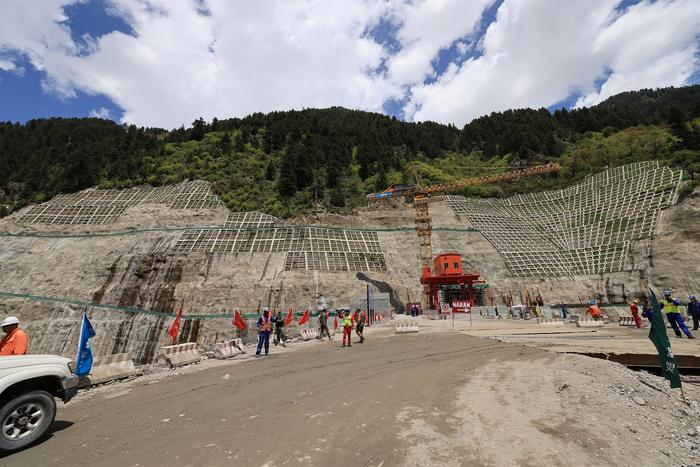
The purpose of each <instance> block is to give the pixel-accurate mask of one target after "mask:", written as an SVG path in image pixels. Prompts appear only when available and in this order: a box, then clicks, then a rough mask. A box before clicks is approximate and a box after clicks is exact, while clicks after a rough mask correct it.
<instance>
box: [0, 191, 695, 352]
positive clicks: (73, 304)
mask: <svg viewBox="0 0 700 467" xmlns="http://www.w3.org/2000/svg"><path fill="white" fill-rule="evenodd" d="M431 212H432V215H433V221H434V225H435V227H436V229H435V231H434V234H433V243H434V246H433V252H434V254H438V253H440V252H445V251H457V252H459V253H461V254H462V255H463V264H464V269H465V271H469V272H478V273H480V274H481V275H482V277H483V278H485V279H486V280H487V281H488V283H489V284H490V289H491V294H492V297H493V298H494V299H495V301H496V303H497V304H499V303H503V302H504V301H505V297H506V296H508V295H511V296H512V297H513V298H514V300H515V302H516V303H519V302H522V301H523V300H524V294H525V291H526V290H528V291H529V293H530V294H531V295H532V294H535V293H540V294H541V295H542V297H543V298H544V300H545V302H546V303H561V302H568V303H581V302H584V301H586V300H589V299H590V298H594V297H596V298H602V299H603V300H605V301H606V302H620V301H623V300H625V299H628V298H629V297H631V296H633V295H636V294H638V293H639V290H640V288H641V287H643V285H644V284H645V283H646V281H649V282H651V283H652V284H653V285H656V286H657V287H659V288H670V289H671V290H673V291H674V293H677V295H679V296H682V295H687V293H688V292H695V293H697V292H699V291H700V282H699V280H700V279H698V277H697V264H698V260H700V248H699V241H700V233H699V232H700V217H698V213H699V212H700V192H699V191H696V192H695V193H694V194H692V195H690V196H689V197H687V198H686V199H684V200H683V201H682V202H681V203H679V204H678V205H676V206H674V207H673V208H671V209H669V210H667V211H665V212H664V214H663V216H662V219H661V222H660V226H661V227H660V229H659V233H658V235H657V237H656V238H655V239H654V240H653V241H651V242H639V243H638V244H635V245H634V246H633V248H632V249H631V251H630V255H629V258H628V261H627V264H628V268H629V271H626V272H618V273H614V274H602V275H597V276H577V277H568V278H538V279H532V278H528V279H523V278H518V277H514V276H513V275H512V274H511V273H510V271H509V270H508V268H507V266H506V264H505V262H504V260H503V258H502V257H501V256H500V254H499V253H498V252H497V251H496V250H495V249H494V248H493V246H492V245H491V244H490V243H489V242H488V241H487V240H486V239H485V238H484V237H483V236H482V235H481V234H480V233H479V232H474V231H464V230H441V228H450V229H455V228H456V229H464V228H465V227H468V226H467V225H465V224H464V222H463V221H459V220H458V219H457V218H456V217H455V215H454V214H453V213H452V211H450V210H449V208H448V207H447V206H446V204H445V203H444V202H436V203H431ZM21 214H22V213H21V212H20V213H17V214H14V215H12V216H9V217H7V218H5V219H3V220H2V221H0V292H10V293H13V294H23V295H24V296H23V297H17V296H11V297H8V296H0V315H4V316H6V315H9V314H15V315H17V316H19V317H20V320H21V322H22V327H23V328H25V329H26V330H27V331H28V333H29V335H30V339H31V342H30V351H31V352H32V353H55V354H61V355H66V356H69V357H70V356H73V355H74V353H75V350H76V348H77V340H78V331H79V323H80V317H81V315H82V313H83V312H84V311H85V309H86V308H87V307H85V306H84V305H81V304H80V303H93V304H99V305H101V306H109V307H112V308H102V307H89V309H88V314H89V315H90V317H91V321H92V323H93V325H94V326H95V330H96V331H97V335H96V337H95V338H94V339H92V341H91V343H92V346H93V349H94V352H95V355H108V354H114V353H120V352H127V351H131V352H133V355H134V359H135V361H136V362H137V363H148V362H151V361H153V359H154V358H155V356H156V355H157V353H158V350H159V347H161V346H163V345H168V344H170V337H169V336H168V334H167V332H168V329H169V327H170V325H171V323H172V321H173V317H174V316H175V314H176V313H177V311H178V309H179V307H180V306H181V305H182V306H183V307H184V314H185V317H186V318H185V319H183V322H182V326H181V328H180V334H179V337H178V340H179V342H197V343H199V345H200V346H201V347H203V348H205V349H206V350H208V349H209V348H211V347H212V345H213V343H214V342H217V341H219V342H220V341H223V340H225V339H231V338H234V337H242V338H243V339H244V340H250V339H253V338H256V337H257V333H256V332H254V331H249V330H245V331H243V332H239V331H238V330H236V329H235V328H233V326H232V325H231V318H230V317H216V316H212V315H221V314H224V313H231V312H232V310H233V309H234V308H238V309H239V310H241V311H242V312H244V313H246V312H247V313H255V312H256V310H257V309H258V308H259V306H261V305H265V304H267V305H270V306H272V307H274V308H276V309H282V310H287V309H288V308H289V307H293V308H294V309H295V311H303V310H304V309H307V308H308V309H312V308H313V307H314V302H315V297H316V294H317V293H322V294H323V295H324V296H325V297H326V300H327V301H328V306H329V307H331V308H334V307H341V306H348V305H350V304H351V303H355V302H357V301H358V300H359V299H361V297H363V296H364V293H365V290H366V286H367V284H369V285H372V287H374V288H375V290H377V289H379V290H380V291H382V292H388V293H389V294H390V297H391V298H392V305H394V306H397V305H398V306H397V308H399V307H401V306H402V303H404V302H407V301H409V300H410V301H417V300H419V297H420V288H419V283H418V278H419V275H420V262H419V259H418V242H417V238H416V234H415V231H413V230H412V228H413V216H414V213H413V211H412V210H411V209H410V207H406V208H405V209H395V210H388V211H377V210H371V211H370V210H361V211H360V212H358V213H356V214H355V215H345V216H339V215H333V216H328V217H327V218H323V216H321V217H320V218H319V219H321V221H323V222H324V223H328V222H333V223H334V224H335V225H338V226H343V227H347V228H355V229H358V228H379V229H398V230H380V231H379V232H378V233H377V236H378V238H379V242H380V244H381V249H382V251H383V253H384V255H385V257H386V263H387V268H386V271H344V272H320V271H286V270H285V268H284V259H285V253H283V252H271V253H227V254H207V253H190V254H176V253H173V252H172V250H171V248H170V246H172V245H174V244H175V243H176V242H177V239H178V238H179V237H180V236H181V235H182V233H183V229H184V228H186V227H188V226H221V225H223V224H224V222H225V220H226V216H227V214H228V213H227V211H226V210H225V209H224V208H215V209H200V210H183V209H171V208H168V207H167V206H166V205H163V204H152V203H145V204H140V205H138V206H135V207H132V208H129V209H127V211H126V212H125V213H124V215H122V217H121V218H120V220H119V221H118V223H117V224H113V225H108V226H65V225H64V226H54V225H26V224H20V223H18V222H17V219H18V218H19V216H20V215H21ZM402 228H403V229H402ZM9 233H12V234H23V235H26V236H16V235H12V236H10V235H8V234H9ZM37 234H41V235H37ZM47 235H62V236H61V237H58V238H56V237H54V238H51V237H48V236H47ZM29 296H31V297H29ZM45 297H51V298H53V299H57V301H47V299H46V298H45ZM117 307H120V308H117ZM130 308H140V309H144V310H149V311H151V313H150V314H148V313H147V314H144V313H134V312H132V311H129V309H130ZM248 324H249V326H253V327H254V323H253V322H252V320H251V321H249V323H248ZM312 324H313V321H312ZM287 332H288V333H291V334H294V333H295V332H296V328H295V326H294V325H293V326H292V327H291V329H287Z"/></svg>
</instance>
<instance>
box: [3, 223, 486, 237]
mask: <svg viewBox="0 0 700 467" xmlns="http://www.w3.org/2000/svg"><path fill="white" fill-rule="evenodd" d="M307 227H314V228H318V229H326V230H335V231H340V230H345V231H349V232H413V231H415V228H413V227H394V228H370V227H367V228H362V229H353V228H347V227H332V226H325V225H307V224H298V225H297V224H294V225H274V226H270V227H250V228H239V227H215V226H204V227H202V226H199V227H197V226H193V227H152V228H148V229H133V230H118V231H113V232H92V233H75V234H69V233H42V232H18V233H13V232H0V237H29V238H89V237H119V236H125V235H138V234H142V233H149V232H184V231H185V230H235V231H238V230H242V231H248V232H254V231H258V230H274V229H292V228H307ZM433 231H438V232H478V230H477V229H474V228H472V227H464V228H457V227H433Z"/></svg>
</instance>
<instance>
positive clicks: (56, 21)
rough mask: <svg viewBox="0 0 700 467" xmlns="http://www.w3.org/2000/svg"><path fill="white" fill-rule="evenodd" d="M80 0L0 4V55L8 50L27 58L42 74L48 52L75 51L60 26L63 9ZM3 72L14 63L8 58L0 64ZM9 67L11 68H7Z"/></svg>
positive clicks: (20, 0) (5, 1)
mask: <svg viewBox="0 0 700 467" xmlns="http://www.w3.org/2000/svg"><path fill="white" fill-rule="evenodd" d="M79 1H82V0H42V1H40V2H29V1H26V0H3V2H2V13H1V14H0V53H2V52H8V51H10V50H12V51H16V52H19V53H20V54H22V55H25V56H27V57H28V58H29V60H30V62H31V64H32V65H33V66H34V67H35V68H36V69H37V70H44V69H45V64H44V58H45V57H46V55H47V53H49V50H57V51H61V52H64V53H73V52H75V51H76V50H77V47H76V46H75V44H74V43H73V40H72V39H71V37H70V30H69V29H68V28H67V26H65V25H64V24H63V22H64V21H66V19H67V18H66V16H65V15H64V13H63V7H64V6H66V5H70V4H73V3H78V2H79ZM2 61H3V62H4V63H5V65H4V66H2V67H1V68H2V69H3V70H8V69H15V67H16V66H17V65H16V61H15V60H13V59H12V58H11V57H10V56H9V55H7V56H4V57H3V60H2ZM9 64H12V66H10V65H9Z"/></svg>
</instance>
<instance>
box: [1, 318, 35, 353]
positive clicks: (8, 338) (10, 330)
mask: <svg viewBox="0 0 700 467" xmlns="http://www.w3.org/2000/svg"><path fill="white" fill-rule="evenodd" d="M0 327H2V331H3V332H4V333H5V337H3V338H2V341H0V355H24V354H26V353H27V349H28V348H29V338H28V337H27V334H25V332H24V331H22V330H21V329H19V320H18V319H17V317H16V316H8V317H7V318H5V319H4V320H3V321H2V323H1V324H0Z"/></svg>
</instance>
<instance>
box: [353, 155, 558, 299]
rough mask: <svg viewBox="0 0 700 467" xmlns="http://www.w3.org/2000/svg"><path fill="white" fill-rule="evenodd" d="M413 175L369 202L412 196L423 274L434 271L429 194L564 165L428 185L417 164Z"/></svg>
mask: <svg viewBox="0 0 700 467" xmlns="http://www.w3.org/2000/svg"><path fill="white" fill-rule="evenodd" d="M411 169H412V171H413V175H414V177H415V178H416V184H415V185H393V186H391V187H389V188H387V189H386V190H384V191H382V192H378V193H371V194H369V195H367V202H368V205H370V206H371V205H373V204H376V203H380V202H387V201H388V200H391V199H396V198H405V197H410V196H413V205H414V207H415V210H416V234H417V235H418V248H419V250H418V257H419V258H420V264H421V273H422V276H423V277H426V276H431V275H432V274H433V240H432V235H433V222H432V219H431V217H430V209H429V207H428V206H429V204H430V196H429V195H433V194H436V193H444V192H448V191H452V190H459V189H461V188H466V187H468V186H473V185H482V184H486V183H494V182H503V181H509V180H519V179H521V178H524V177H530V176H532V175H539V174H546V173H550V172H557V171H559V170H561V166H560V165H559V164H556V163H551V164H546V165H538V166H534V167H527V168H524V169H518V170H513V171H510V172H506V173H502V174H497V175H485V176H482V177H474V178H467V179H465V180H459V181H456V182H451V183H437V184H435V185H429V186H426V187H423V186H421V181H420V178H419V177H418V173H417V171H416V167H415V166H412V167H411ZM428 294H429V291H428V290H427V289H425V290H423V297H422V300H421V301H422V302H423V304H424V305H427V303H429V301H428V300H429V299H428Z"/></svg>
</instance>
